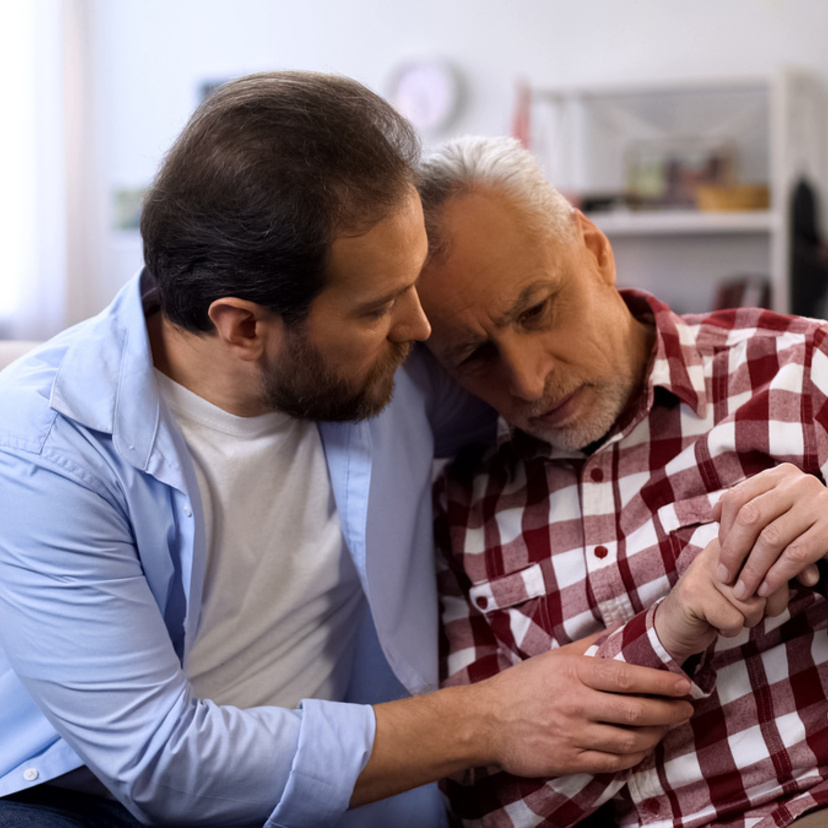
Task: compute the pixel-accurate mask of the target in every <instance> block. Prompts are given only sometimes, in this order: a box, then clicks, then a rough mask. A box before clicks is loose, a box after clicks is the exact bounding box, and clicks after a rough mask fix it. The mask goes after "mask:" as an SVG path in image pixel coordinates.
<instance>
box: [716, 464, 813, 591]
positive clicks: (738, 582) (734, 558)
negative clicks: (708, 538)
mask: <svg viewBox="0 0 828 828" xmlns="http://www.w3.org/2000/svg"><path fill="white" fill-rule="evenodd" d="M714 517H716V518H717V519H718V520H719V522H720V528H719V542H720V544H721V554H720V557H719V569H718V578H719V580H720V581H721V582H722V583H724V584H732V583H734V582H735V585H734V588H733V592H734V595H735V596H736V598H738V599H739V600H746V599H748V598H750V597H751V596H752V595H754V594H757V595H759V596H760V597H762V598H765V597H768V596H770V595H771V594H773V593H775V592H776V591H777V590H778V589H779V588H780V587H782V586H783V585H784V584H785V583H786V582H787V581H788V580H789V579H791V578H795V577H798V578H799V580H800V582H801V583H802V584H804V585H805V586H813V585H814V584H815V583H816V582H817V580H818V573H817V569H816V566H815V562H816V561H818V560H820V559H821V558H824V557H826V555H828V489H826V487H825V486H824V485H823V483H822V482H821V481H820V480H819V479H818V478H816V477H814V476H813V475H810V474H806V473H805V472H803V471H801V470H800V469H798V468H797V467H796V466H794V465H792V464H790V463H783V464H782V465H780V466H776V467H775V468H772V469H767V470H766V471H763V472H760V473H759V474H757V475H755V476H754V477H751V478H749V479H747V480H744V481H742V482H741V483H739V484H738V485H736V486H734V487H733V488H732V489H731V490H730V491H729V492H727V493H726V494H725V495H724V496H723V497H722V499H721V500H720V501H719V503H718V504H717V505H716V509H715V511H714Z"/></svg>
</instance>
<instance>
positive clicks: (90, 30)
mask: <svg viewBox="0 0 828 828" xmlns="http://www.w3.org/2000/svg"><path fill="white" fill-rule="evenodd" d="M85 9H86V12H87V37H88V43H87V49H88V57H89V73H90V78H91V81H92V84H93V88H92V103H93V107H92V109H93V111H94V114H95V115H94V117H95V120H94V123H93V130H92V136H91V137H90V141H91V142H92V150H93V153H92V154H93V155H94V158H95V167H96V170H95V171H93V174H92V175H90V188H91V191H90V196H91V199H92V202H93V209H92V211H91V212H92V215H93V219H92V221H91V223H90V228H91V229H90V237H89V243H90V244H94V245H98V244H99V245H100V251H101V252H100V255H99V256H97V257H95V258H94V262H95V264H94V266H93V267H92V270H93V271H95V272H92V273H90V274H88V277H87V278H88V280H89V281H88V284H87V286H86V289H85V290H84V291H83V301H82V302H79V303H77V306H76V307H75V308H73V309H72V315H73V316H74V317H75V318H77V317H80V316H83V315H87V314H88V313H90V312H93V311H96V310H97V309H98V308H99V307H101V306H102V305H103V304H105V303H106V301H108V299H109V298H110V296H111V295H112V294H113V293H114V291H115V290H116V289H117V287H118V286H119V285H120V284H122V283H123V281H124V280H125V279H126V278H127V277H128V276H129V274H130V273H131V272H132V271H133V270H134V269H135V268H136V267H137V266H138V265H139V264H140V245H139V243H138V241H137V238H136V236H135V234H129V233H123V232H122V233H116V234H113V233H111V232H109V223H110V218H111V216H110V203H111V195H110V194H111V191H112V189H113V188H116V187H125V186H126V187H129V186H140V185H143V184H146V183H147V182H148V181H149V180H150V179H151V177H152V175H153V173H154V171H155V168H156V166H157V164H158V162H159V160H160V158H161V156H162V154H163V152H164V150H165V149H166V147H167V146H168V145H169V143H170V142H171V141H172V139H173V138H174V137H175V135H176V133H177V132H178V130H179V129H180V128H181V126H182V125H183V123H184V122H185V120H186V118H187V116H188V115H189V113H190V112H191V110H192V108H193V107H194V106H195V105H196V103H197V102H198V94H199V87H200V84H201V83H202V82H203V81H205V80H215V79H222V78H228V77H232V76H236V75H239V74H243V73H246V72H251V71H258V70H262V69H273V68H301V69H316V70H323V71H332V72H339V73H343V74H347V75H351V76H352V77H355V78H357V79H358V80H361V81H362V82H364V83H366V84H367V85H368V86H370V87H372V88H374V89H376V90H377V91H379V92H381V93H382V92H384V91H386V90H387V82H388V77H389V75H390V74H391V72H392V70H393V68H394V66H395V65H396V64H397V63H398V62H399V61H400V60H402V59H404V58H409V57H416V56H421V55H440V56H443V57H445V58H448V59H450V60H451V61H452V62H454V63H455V64H456V66H457V67H458V68H459V70H460V71H461V72H462V74H463V76H464V77H465V79H466V85H467V98H466V102H465V108H464V110H463V111H462V112H461V113H460V116H459V117H458V119H457V121H456V123H455V124H454V125H453V126H452V128H451V132H479V133H484V134H500V133H504V132H508V130H509V126H510V120H511V109H512V103H513V90H514V84H515V81H516V80H517V79H518V78H526V79H529V80H531V81H532V82H534V83H544V84H549V85H570V84H580V83H592V82H599V83H601V82H606V81H621V80H629V81H639V80H642V79H650V78H657V77H666V78H671V79H674V78H675V79H677V78H684V77H710V76H716V75H745V74H759V73H768V72H771V71H772V70H773V69H774V68H776V67H778V66H779V65H781V64H786V63H787V64H795V65H798V66H804V67H810V68H812V69H815V70H817V71H818V72H820V73H821V74H822V75H823V76H824V77H825V79H826V82H827V83H828V3H825V2H823V0H419V2H417V3H402V2H395V0H348V1H347V2H346V0H301V2H296V0H293V2H287V0H86V3H85Z"/></svg>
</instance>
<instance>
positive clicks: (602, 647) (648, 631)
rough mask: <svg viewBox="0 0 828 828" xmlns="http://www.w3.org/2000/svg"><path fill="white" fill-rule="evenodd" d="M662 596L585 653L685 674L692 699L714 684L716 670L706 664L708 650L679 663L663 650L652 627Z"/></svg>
mask: <svg viewBox="0 0 828 828" xmlns="http://www.w3.org/2000/svg"><path fill="white" fill-rule="evenodd" d="M662 600H663V599H659V600H658V601H656V603H654V604H653V605H652V606H651V607H650V608H649V609H647V610H644V611H643V612H640V613H639V614H638V615H636V616H635V617H634V618H632V619H631V620H630V621H628V622H627V623H626V624H624V625H623V626H621V627H618V628H617V629H615V630H612V631H611V632H609V633H607V634H606V635H604V636H602V637H601V638H600V639H599V640H598V641H597V642H596V643H595V644H593V645H592V647H590V648H589V650H587V655H593V656H598V657H599V658H614V659H617V660H618V661H626V662H628V663H629V664H637V665H639V666H641V667H653V668H655V669H658V670H668V671H670V672H671V673H678V674H680V675H686V676H687V677H688V678H689V679H690V681H691V682H692V684H691V689H690V696H691V697H692V698H694V699H704V698H707V697H708V696H709V695H710V694H711V693H712V692H713V689H714V687H715V684H716V674H715V673H714V672H713V670H712V669H710V667H709V664H708V662H709V658H708V654H707V653H706V652H705V653H702V654H701V657H700V658H694V659H692V660H690V661H688V662H685V664H684V665H682V664H679V663H678V662H677V661H676V660H675V659H674V658H673V657H672V656H671V655H670V653H669V652H667V650H666V649H665V647H664V645H663V644H662V643H661V640H660V639H659V637H658V635H657V633H656V629H655V614H656V612H658V607H659V605H660V604H661V602H662ZM688 667H691V669H688Z"/></svg>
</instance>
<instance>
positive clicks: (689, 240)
mask: <svg viewBox="0 0 828 828" xmlns="http://www.w3.org/2000/svg"><path fill="white" fill-rule="evenodd" d="M531 100H532V104H531V106H532V110H531V123H532V149H533V151H534V152H535V153H536V155H537V156H538V158H539V160H540V162H541V164H542V165H543V166H544V168H545V170H546V172H547V175H548V176H549V178H550V180H551V181H552V182H553V183H554V184H555V185H556V186H557V187H558V188H559V189H560V190H562V191H563V192H564V193H566V194H579V195H588V194H594V193H622V192H624V191H625V190H626V189H627V172H628V161H629V157H630V152H631V151H633V150H634V148H635V147H636V146H642V145H648V144H651V145H656V144H657V143H658V142H661V143H664V144H665V145H666V144H668V143H670V142H674V143H678V142H681V143H683V144H685V145H689V146H698V147H725V148H729V150H730V152H731V154H732V157H733V159H734V163H735V168H734V170H733V173H734V178H735V180H736V181H738V183H752V184H767V185H768V186H769V188H770V206H769V209H766V210H755V211H754V210H749V211H741V212H702V211H699V210H697V209H693V208H690V209H687V208H682V209H676V208H672V207H671V208H663V209H658V210H638V209H636V210H631V209H620V210H614V211H609V212H603V211H602V212H597V211H596V212H594V213H591V214H590V217H591V218H592V219H593V221H594V222H595V223H596V224H597V225H598V226H599V227H600V228H601V229H602V230H603V231H604V232H605V233H606V234H607V236H608V237H609V238H610V240H611V242H612V244H613V249H614V251H615V256H616V265H617V270H618V281H619V284H621V285H628V286H635V287H642V288H645V289H647V290H651V291H652V292H653V293H655V294H656V295H657V296H659V297H660V298H663V299H665V300H666V301H668V302H670V304H672V305H673V307H674V308H675V309H676V310H678V311H682V312H683V311H703V310H708V309H709V308H710V307H711V305H712V302H713V299H714V295H715V291H716V288H717V286H718V285H719V284H720V283H721V282H722V281H724V280H727V279H729V278H734V277H738V276H742V275H753V276H763V277H765V278H767V279H769V281H770V284H771V291H772V304H773V307H774V309H775V310H777V311H780V312H783V313H784V312H788V310H789V308H790V295H789V294H790V276H789V269H790V267H789V261H790V238H789V237H790V228H789V225H790V221H789V202H790V194H791V191H792V188H793V186H794V184H795V183H796V181H798V180H799V178H800V177H801V176H803V175H804V176H807V177H808V179H809V180H810V181H811V183H812V184H813V185H814V187H815V188H816V190H817V193H818V194H819V195H821V194H823V193H825V192H826V188H825V184H826V174H827V173H828V163H826V154H827V153H828V126H827V125H826V104H825V98H824V90H823V88H822V84H821V82H820V80H819V78H818V77H816V76H814V75H812V74H810V73H807V72H804V71H798V70H792V69H785V70H781V71H779V72H778V73H776V74H774V75H772V76H766V77H765V76H763V77H746V78H712V79H705V80H698V81H687V80H682V81H676V82H661V81H659V82H652V81H649V82H645V83H641V84H625V85H607V86H601V87H598V86H595V87H577V88H550V87H536V88H533V89H532V94H531Z"/></svg>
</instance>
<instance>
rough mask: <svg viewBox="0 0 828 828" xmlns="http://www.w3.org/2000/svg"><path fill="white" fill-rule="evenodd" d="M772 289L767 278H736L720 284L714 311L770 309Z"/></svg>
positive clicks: (714, 301)
mask: <svg viewBox="0 0 828 828" xmlns="http://www.w3.org/2000/svg"><path fill="white" fill-rule="evenodd" d="M770 307H771V287H770V280H769V279H768V277H767V276H736V277H733V278H731V279H727V280H726V281H723V282H720V283H719V285H718V286H717V288H716V295H715V297H714V299H713V310H724V309H726V308H770Z"/></svg>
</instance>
